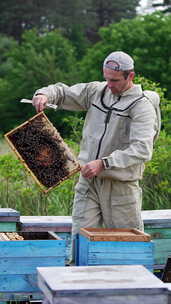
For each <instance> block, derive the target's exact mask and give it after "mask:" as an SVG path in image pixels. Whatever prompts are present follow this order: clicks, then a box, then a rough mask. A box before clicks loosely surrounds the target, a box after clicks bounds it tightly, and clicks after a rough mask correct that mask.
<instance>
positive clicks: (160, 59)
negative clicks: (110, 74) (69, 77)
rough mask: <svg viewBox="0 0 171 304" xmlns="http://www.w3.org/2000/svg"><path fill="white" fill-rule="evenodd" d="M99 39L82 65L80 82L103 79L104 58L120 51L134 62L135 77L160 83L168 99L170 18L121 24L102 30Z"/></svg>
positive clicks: (144, 18)
mask: <svg viewBox="0 0 171 304" xmlns="http://www.w3.org/2000/svg"><path fill="white" fill-rule="evenodd" d="M100 37H101V40H100V41H99V42H98V43H97V44H95V45H94V46H93V47H91V49H89V50H88V51H87V55H86V56H85V57H84V59H83V60H82V62H81V73H80V74H81V75H82V78H83V79H82V81H91V80H96V79H102V73H101V71H102V64H103V60H104V58H105V57H106V56H107V55H108V54H109V53H110V52H113V51H117V50H122V51H125V52H127V53H128V54H130V55H132V57H133V58H134V59H135V68H136V72H137V73H139V74H140V75H143V76H145V77H146V78H148V79H151V80H153V81H155V82H158V83H160V85H161V86H162V87H163V88H166V89H167V91H166V96H168V97H170V96H171V92H170V83H171V54H170V48H171V15H168V16H166V15H163V14H162V13H161V12H160V13H159V12H157V13H154V14H152V15H146V16H140V17H136V18H134V19H132V20H122V21H121V22H119V23H117V24H111V25H110V26H108V27H103V28H101V29H100ZM83 71H84V73H83Z"/></svg>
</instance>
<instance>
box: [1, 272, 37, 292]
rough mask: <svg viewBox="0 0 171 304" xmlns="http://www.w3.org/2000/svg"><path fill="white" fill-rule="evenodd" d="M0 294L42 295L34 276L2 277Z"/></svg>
mask: <svg viewBox="0 0 171 304" xmlns="http://www.w3.org/2000/svg"><path fill="white" fill-rule="evenodd" d="M0 282H1V284H0V293H40V289H39V288H38V286H37V276H36V274H34V275H17V274H16V275H1V274H0Z"/></svg>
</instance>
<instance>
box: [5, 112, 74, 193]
mask: <svg viewBox="0 0 171 304" xmlns="http://www.w3.org/2000/svg"><path fill="white" fill-rule="evenodd" d="M5 138H6V140H7V142H8V143H9V145H10V147H11V148H12V149H13V151H14V152H15V153H16V155H17V156H18V158H19V160H20V161H21V162H22V163H23V165H24V166H25V168H26V169H27V171H28V172H29V173H30V174H31V176H32V177H33V179H34V180H35V181H36V183H37V184H38V185H39V186H40V187H41V189H42V190H43V191H44V192H45V193H46V192H48V191H49V190H51V189H53V188H54V187H56V186H57V185H59V184H60V183H61V182H63V181H64V180H66V179H68V178H69V177H70V176H72V175H73V174H75V173H76V172H78V171H79V170H80V165H79V163H78V162H77V160H76V158H75V156H74V155H73V153H72V152H71V150H70V148H69V147H68V145H67V144H66V143H65V142H64V140H63V139H62V137H61V136H60V134H59V132H58V131H57V130H56V128H55V127H54V126H53V125H52V123H51V122H50V121H49V120H48V118H47V116H46V115H45V114H44V112H40V113H39V114H37V115H35V116H33V117H32V118H30V119H29V120H28V121H26V122H24V123H23V124H21V125H20V126H18V127H17V128H15V129H13V130H12V131H10V132H8V133H6V134H5Z"/></svg>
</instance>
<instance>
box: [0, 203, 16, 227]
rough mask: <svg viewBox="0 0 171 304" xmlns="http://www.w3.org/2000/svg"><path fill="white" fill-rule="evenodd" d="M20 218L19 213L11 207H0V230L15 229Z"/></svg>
mask: <svg viewBox="0 0 171 304" xmlns="http://www.w3.org/2000/svg"><path fill="white" fill-rule="evenodd" d="M19 220H20V213H19V212H18V211H16V210H14V209H11V208H0V232H2V231H6V232H7V231H9V232H14V231H17V223H18V222H19Z"/></svg>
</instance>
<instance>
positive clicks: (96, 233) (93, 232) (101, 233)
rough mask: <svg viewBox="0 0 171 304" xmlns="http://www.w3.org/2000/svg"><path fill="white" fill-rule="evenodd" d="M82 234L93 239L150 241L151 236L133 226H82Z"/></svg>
mask: <svg viewBox="0 0 171 304" xmlns="http://www.w3.org/2000/svg"><path fill="white" fill-rule="evenodd" d="M80 234H82V235H84V236H85V237H87V238H89V239H90V240H91V241H124V242H149V241H150V240H151V236H150V235H149V234H147V233H144V232H142V231H140V230H138V229H135V228H132V229H127V228H81V229H80Z"/></svg>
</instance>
